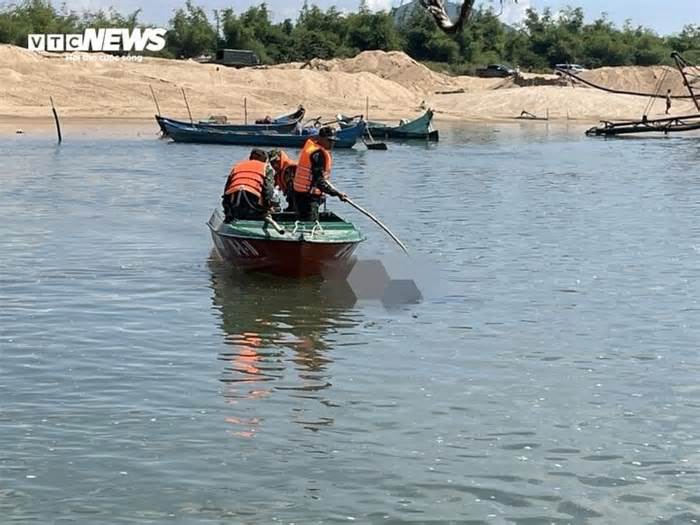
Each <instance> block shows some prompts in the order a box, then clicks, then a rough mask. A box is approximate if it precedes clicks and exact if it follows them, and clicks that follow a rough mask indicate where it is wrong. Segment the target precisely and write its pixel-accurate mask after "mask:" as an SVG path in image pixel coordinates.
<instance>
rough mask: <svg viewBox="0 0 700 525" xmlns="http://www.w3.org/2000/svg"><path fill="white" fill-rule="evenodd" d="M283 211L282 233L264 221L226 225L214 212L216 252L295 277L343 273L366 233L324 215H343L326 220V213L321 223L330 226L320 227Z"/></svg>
mask: <svg viewBox="0 0 700 525" xmlns="http://www.w3.org/2000/svg"><path fill="white" fill-rule="evenodd" d="M284 215H285V214H279V215H278V216H275V217H276V219H275V220H277V221H278V223H279V224H280V226H282V227H283V228H285V230H286V232H285V234H284V235H280V234H279V233H277V232H276V231H275V230H274V229H273V228H272V227H267V228H265V227H264V226H262V221H234V222H233V223H231V224H226V223H224V222H223V217H222V216H221V213H220V212H219V211H218V210H217V211H215V212H214V214H213V215H212V217H211V219H210V220H209V223H208V225H209V228H210V230H211V236H212V241H213V243H214V247H215V249H216V252H217V253H218V255H219V256H220V257H221V258H222V259H223V260H225V261H227V262H228V263H229V264H231V265H232V266H234V267H236V268H238V269H241V270H244V271H255V272H264V273H270V274H274V275H279V276H284V277H292V278H302V277H311V276H318V275H328V274H330V273H334V272H342V271H343V269H345V268H347V267H348V266H350V265H351V264H352V256H353V254H354V252H355V250H356V249H357V246H358V245H359V243H360V242H362V241H363V240H364V238H363V237H362V235H361V234H360V233H359V232H358V231H357V230H355V228H354V226H352V225H351V224H350V223H346V222H344V221H341V220H339V219H338V218H337V217H336V216H335V215H333V214H325V215H326V216H332V217H334V218H336V219H338V220H334V221H332V222H327V221H325V220H324V216H322V217H321V222H320V224H321V228H325V229H324V230H323V231H320V230H319V228H318V226H316V225H315V224H314V223H299V222H296V221H292V220H284V219H280V218H279V216H284ZM287 215H288V214H287ZM256 223H257V224H256ZM314 227H315V228H316V229H315V230H314Z"/></svg>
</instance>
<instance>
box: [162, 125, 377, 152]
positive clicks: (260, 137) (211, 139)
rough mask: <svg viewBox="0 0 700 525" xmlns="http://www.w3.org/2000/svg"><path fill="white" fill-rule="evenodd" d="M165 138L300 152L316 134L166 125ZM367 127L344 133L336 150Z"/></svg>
mask: <svg viewBox="0 0 700 525" xmlns="http://www.w3.org/2000/svg"><path fill="white" fill-rule="evenodd" d="M163 125H164V126H165V129H166V134H167V135H168V136H169V137H170V138H171V139H173V140H174V141H175V142H189V143H197V144H228V145H237V146H262V147H266V146H267V147H286V148H301V147H303V146H304V143H305V142H306V141H307V140H308V139H309V137H311V136H313V135H314V131H316V130H308V129H305V130H302V133H300V134H297V133H276V132H271V131H270V132H268V131H259V132H251V131H222V130H218V129H202V128H201V127H197V126H193V125H191V124H175V123H173V122H170V121H164V122H163ZM366 129H367V125H366V123H365V122H364V121H360V122H359V123H357V124H355V125H353V126H350V127H347V128H345V129H341V130H339V131H338V133H337V135H336V139H337V140H336V142H335V143H334V146H333V147H334V148H352V147H353V146H354V145H355V144H356V143H357V141H358V140H360V139H361V138H362V135H363V134H364V133H365V131H366Z"/></svg>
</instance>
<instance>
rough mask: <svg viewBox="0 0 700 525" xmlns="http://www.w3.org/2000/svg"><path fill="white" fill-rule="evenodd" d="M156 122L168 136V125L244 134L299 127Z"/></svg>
mask: <svg viewBox="0 0 700 525" xmlns="http://www.w3.org/2000/svg"><path fill="white" fill-rule="evenodd" d="M156 122H157V123H158V127H160V130H161V131H162V132H163V135H167V134H168V128H167V126H166V123H169V124H171V125H178V126H191V127H193V128H197V129H203V130H207V129H212V130H218V131H243V132H258V131H267V132H273V133H291V132H292V131H294V128H296V126H297V121H294V122H284V123H280V124H275V123H272V124H209V123H206V122H198V123H195V124H191V123H189V122H185V121H182V120H175V119H171V118H167V117H161V116H158V115H156Z"/></svg>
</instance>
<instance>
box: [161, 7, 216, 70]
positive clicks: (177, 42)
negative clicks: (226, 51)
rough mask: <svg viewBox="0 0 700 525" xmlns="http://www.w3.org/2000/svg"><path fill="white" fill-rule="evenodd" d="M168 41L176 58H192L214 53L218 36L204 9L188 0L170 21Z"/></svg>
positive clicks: (169, 48)
mask: <svg viewBox="0 0 700 525" xmlns="http://www.w3.org/2000/svg"><path fill="white" fill-rule="evenodd" d="M166 41H167V47H168V50H169V51H170V53H172V54H173V55H174V56H176V57H185V58H191V57H196V56H199V55H200V54H202V53H205V52H212V51H214V48H215V47H216V43H217V35H216V31H215V30H214V28H213V27H212V25H211V23H210V22H209V19H208V18H207V14H206V13H205V12H204V9H202V8H201V7H198V6H195V5H194V4H193V3H192V1H191V0H187V1H186V3H185V8H184V9H182V8H180V9H178V10H177V11H176V12H175V16H173V18H172V19H171V20H170V30H169V31H168V33H167V36H166Z"/></svg>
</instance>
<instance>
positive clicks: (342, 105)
mask: <svg viewBox="0 0 700 525" xmlns="http://www.w3.org/2000/svg"><path fill="white" fill-rule="evenodd" d="M69 56H70V57H72V58H81V57H82V58H83V59H81V60H77V61H76V60H67V58H68V57H69ZM86 59H88V60H86ZM107 59H108V60H107ZM301 66H303V64H288V65H286V66H280V67H262V68H248V69H233V68H227V67H219V66H216V65H213V64H200V63H197V62H194V61H192V60H165V59H151V58H147V59H143V61H142V62H134V61H124V60H114V57H109V56H106V55H99V54H73V55H71V54H66V55H61V54H48V53H47V54H37V53H33V52H30V51H27V50H26V49H22V48H18V47H14V46H9V45H0V80H1V81H2V82H0V124H3V123H4V124H5V125H7V126H8V127H12V126H13V123H14V122H15V120H16V118H17V117H24V118H31V117H40V118H43V119H47V120H48V121H49V122H50V119H51V112H50V103H49V96H52V97H53V98H54V101H55V102H56V106H57V108H58V110H59V113H60V115H61V117H62V118H71V117H74V118H81V117H88V118H96V119H97V118H102V119H104V118H106V119H125V118H135V119H148V120H149V123H150V124H151V125H152V126H155V123H154V122H153V120H152V117H153V115H154V114H155V112H156V109H155V105H154V102H153V99H152V97H151V92H150V87H152V88H153V90H154V91H155V92H156V95H157V97H158V101H159V103H160V110H161V113H162V114H163V115H167V116H170V117H173V118H180V119H187V118H189V117H188V112H187V108H186V106H185V103H184V100H183V96H182V91H181V88H184V89H185V91H186V94H187V98H188V101H189V105H190V108H191V111H192V116H193V118H195V119H200V118H206V117H208V116H210V115H226V116H227V117H228V119H229V121H233V122H241V121H242V120H243V117H244V110H243V108H244V104H243V101H244V99H246V100H247V107H248V119H249V121H252V120H254V119H257V118H261V117H264V116H266V115H270V116H276V115H279V114H281V113H284V112H287V111H293V110H295V109H296V108H297V106H298V105H299V104H303V105H304V106H305V107H306V109H307V117H308V118H315V117H322V118H323V119H324V120H326V119H328V120H329V121H330V120H332V119H333V118H334V117H335V115H337V114H338V113H344V114H347V115H358V114H364V112H365V98H366V97H369V100H370V115H371V117H372V119H373V120H386V121H391V122H394V121H397V120H398V119H400V118H410V117H415V116H418V115H420V114H421V112H422V110H421V104H422V102H423V101H425V103H426V104H427V105H428V106H430V107H432V108H433V109H435V110H436V118H437V119H444V118H449V119H456V120H464V119H473V120H487V119H511V118H512V117H515V116H517V115H519V114H520V113H521V111H523V110H525V111H528V112H530V113H534V114H537V115H540V116H544V114H545V113H546V112H547V110H549V114H550V117H551V118H571V119H582V120H588V121H592V122H596V121H597V120H600V119H627V118H639V117H640V116H641V114H642V112H643V110H644V107H645V106H646V104H647V102H648V98H647V97H634V96H626V95H612V94H609V93H605V92H602V91H599V90H596V89H588V88H586V89H584V88H581V87H575V88H574V87H571V86H570V85H569V86H561V87H556V86H547V85H544V86H541V85H540V86H532V87H530V86H524V87H520V86H517V85H516V84H515V83H514V82H513V81H512V79H500V78H496V79H484V78H476V77H448V76H446V75H442V74H439V73H435V72H433V71H431V70H429V69H428V68H426V67H424V66H422V65H421V64H418V63H417V62H416V61H414V60H412V59H411V58H409V57H408V56H407V55H405V54H404V53H397V52H394V53H383V52H380V51H372V52H365V53H361V54H360V55H358V56H357V57H355V58H353V59H349V60H331V61H314V62H313V63H312V64H311V65H310V67H304V68H302V67H301ZM663 71H664V69H663V68H602V69H599V70H595V71H591V72H587V73H586V77H587V78H589V79H591V80H592V81H594V82H596V83H600V84H603V85H606V86H610V87H613V88H617V89H627V90H632V91H642V92H652V91H653V90H654V88H655V84H656V82H657V80H658V78H659V77H660V76H661V74H662V73H663ZM666 85H668V86H669V87H671V88H672V89H673V91H674V93H677V94H684V90H683V86H682V84H681V81H680V75H679V74H678V72H675V74H674V72H673V71H670V73H669V75H668V83H667V84H665V85H664V86H663V87H664V88H665V86H666ZM436 92H441V93H442V94H437V93H436ZM664 109H665V108H664V104H663V101H660V102H659V103H658V104H656V105H655V106H654V108H653V111H652V113H650V116H652V115H655V114H658V113H661V114H663V111H664ZM672 111H673V113H675V114H683V113H689V112H694V109H693V108H692V104H691V102H690V101H675V102H674V104H673V109H672ZM13 119H15V120H13Z"/></svg>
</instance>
